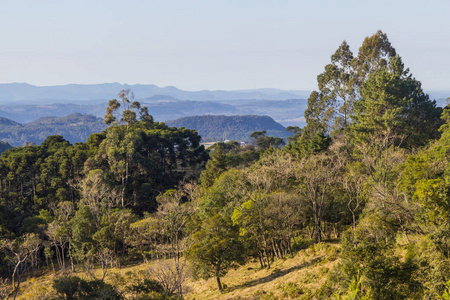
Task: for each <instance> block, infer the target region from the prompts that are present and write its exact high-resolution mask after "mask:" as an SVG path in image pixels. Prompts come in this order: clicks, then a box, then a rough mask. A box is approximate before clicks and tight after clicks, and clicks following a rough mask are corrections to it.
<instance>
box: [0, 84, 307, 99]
mask: <svg viewBox="0 0 450 300" xmlns="http://www.w3.org/2000/svg"><path fill="white" fill-rule="evenodd" d="M124 89H130V90H131V91H133V93H134V94H135V96H136V99H143V98H148V97H152V96H158V95H160V96H164V97H170V98H174V99H175V98H176V99H180V100H194V101H230V100H249V99H252V100H262V99H264V100H285V99H291V98H307V97H308V96H309V93H310V92H309V91H294V90H290V91H284V90H279V89H268V88H265V89H253V90H236V91H224V90H216V91H209V90H202V91H184V90H180V89H178V88H176V87H173V86H167V87H158V86H156V85H153V84H148V85H143V84H134V85H129V84H120V83H117V82H115V83H103V84H68V85H59V86H34V85H31V84H27V83H3V84H0V103H2V104H14V103H21V104H24V103H25V104H43V103H69V102H70V103H73V101H77V102H79V101H89V102H90V103H92V101H94V102H99V101H104V100H109V99H113V98H115V97H116V96H117V93H118V92H119V91H121V90H124ZM159 98H160V97H159Z"/></svg>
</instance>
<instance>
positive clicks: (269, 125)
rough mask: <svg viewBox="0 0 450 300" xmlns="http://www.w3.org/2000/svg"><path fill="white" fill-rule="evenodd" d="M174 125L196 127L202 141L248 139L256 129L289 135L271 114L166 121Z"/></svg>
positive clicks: (273, 134)
mask: <svg viewBox="0 0 450 300" xmlns="http://www.w3.org/2000/svg"><path fill="white" fill-rule="evenodd" d="M166 124H167V125H169V126H173V127H185V128H188V129H195V130H196V131H197V132H198V133H199V135H200V136H201V137H202V141H221V140H224V139H228V140H237V141H248V140H250V134H252V133H253V132H255V131H262V130H265V131H267V135H269V136H276V137H281V138H286V137H289V136H290V134H289V133H288V132H286V128H285V127H284V126H283V125H281V124H280V123H277V122H275V121H274V120H273V119H272V118H271V117H269V116H256V115H245V116H215V115H206V116H194V117H185V118H179V119H176V120H171V121H167V122H166Z"/></svg>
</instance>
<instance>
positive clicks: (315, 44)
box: [0, 0, 450, 90]
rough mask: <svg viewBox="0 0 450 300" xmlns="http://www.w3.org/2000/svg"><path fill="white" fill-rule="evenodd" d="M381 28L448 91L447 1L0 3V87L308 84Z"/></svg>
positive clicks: (421, 73)
mask: <svg viewBox="0 0 450 300" xmlns="http://www.w3.org/2000/svg"><path fill="white" fill-rule="evenodd" d="M378 29H381V30H383V31H384V32H385V33H387V35H388V37H389V39H390V41H391V43H392V44H393V45H394V47H395V48H396V49H397V52H398V53H399V54H400V55H401V56H402V57H403V61H404V62H405V65H406V66H408V67H409V68H410V69H411V72H412V73H413V75H414V76H415V77H416V78H417V79H418V80H420V81H422V83H423V87H424V88H425V89H426V90H450V0H430V1H428V3H426V2H425V1H423V0H422V1H416V0H408V1H406V0H405V1H403V0H390V1H386V0H381V1H362V0H360V1H356V0H353V1H350V0H342V1H337V0H334V1H332V0H316V1H312V0H311V1H300V0H298V1H292V0H277V1H275V0H259V1H257V0H240V1H235V0H223V1H222V0H217V1H216V0H208V1H206V0H204V1H198V0H178V1H171V0H162V1H138V0H128V1H118V0H108V1H101V0H89V1H84V0H73V1H63V0H58V1H48V0H47V1H40V0H30V1H21V0H14V1H4V0H0V68H1V72H0V82H1V83H9V82H28V83H30V84H35V85H60V84H68V83H104V82H120V83H128V84H135V83H141V84H156V85H159V86H166V85H173V86H176V87H178V88H182V89H186V90H199V89H226V90H230V89H250V88H262V87H273V88H281V89H296V90H312V89H315V88H316V76H317V74H319V73H320V72H322V70H323V67H324V65H325V64H327V63H328V62H329V60H330V56H331V54H332V53H333V52H334V51H335V49H336V48H337V47H338V46H339V44H340V43H341V42H342V41H343V40H344V39H345V40H347V41H348V43H349V44H350V45H351V47H352V50H353V52H354V53H356V52H357V50H358V48H359V46H360V45H361V43H362V41H363V39H364V37H365V36H368V35H371V34H373V33H375V32H376V31H377V30H378Z"/></svg>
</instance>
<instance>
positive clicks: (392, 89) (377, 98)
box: [354, 56, 442, 147]
mask: <svg viewBox="0 0 450 300" xmlns="http://www.w3.org/2000/svg"><path fill="white" fill-rule="evenodd" d="M440 114H441V109H440V108H437V107H436V102H435V101H431V100H430V99H429V97H428V95H426V94H424V92H423V91H422V89H421V85H420V82H418V81H416V80H415V79H414V78H413V77H412V75H411V74H409V70H408V69H406V70H405V69H404V66H403V63H402V61H401V59H400V57H398V56H395V57H392V58H391V59H390V63H389V68H388V67H381V68H379V69H377V70H376V71H375V72H374V73H372V74H371V75H369V76H368V78H367V80H366V81H365V83H364V84H363V86H362V90H361V99H360V100H359V101H358V102H357V103H356V104H355V121H356V124H355V125H354V131H355V134H356V137H357V138H360V139H370V138H371V135H372V134H373V133H380V132H381V133H384V135H385V136H388V135H391V136H396V137H397V139H398V140H399V141H398V142H397V143H403V144H404V146H406V147H411V146H423V145H424V144H425V143H426V142H427V141H428V140H430V139H433V138H437V137H438V128H439V126H440V125H441V124H442V123H441V121H440Z"/></svg>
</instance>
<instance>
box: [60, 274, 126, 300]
mask: <svg viewBox="0 0 450 300" xmlns="http://www.w3.org/2000/svg"><path fill="white" fill-rule="evenodd" d="M53 288H54V289H55V291H56V293H57V298H56V299H65V300H72V299H80V300H85V299H86V300H87V299H95V298H101V299H110V300H121V299H124V298H123V297H122V295H120V293H119V292H118V291H117V290H116V289H115V288H114V287H113V286H112V285H110V284H107V283H104V282H103V281H101V280H93V281H86V280H84V279H81V278H79V277H77V276H63V277H59V278H56V279H55V280H54V281H53Z"/></svg>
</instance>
